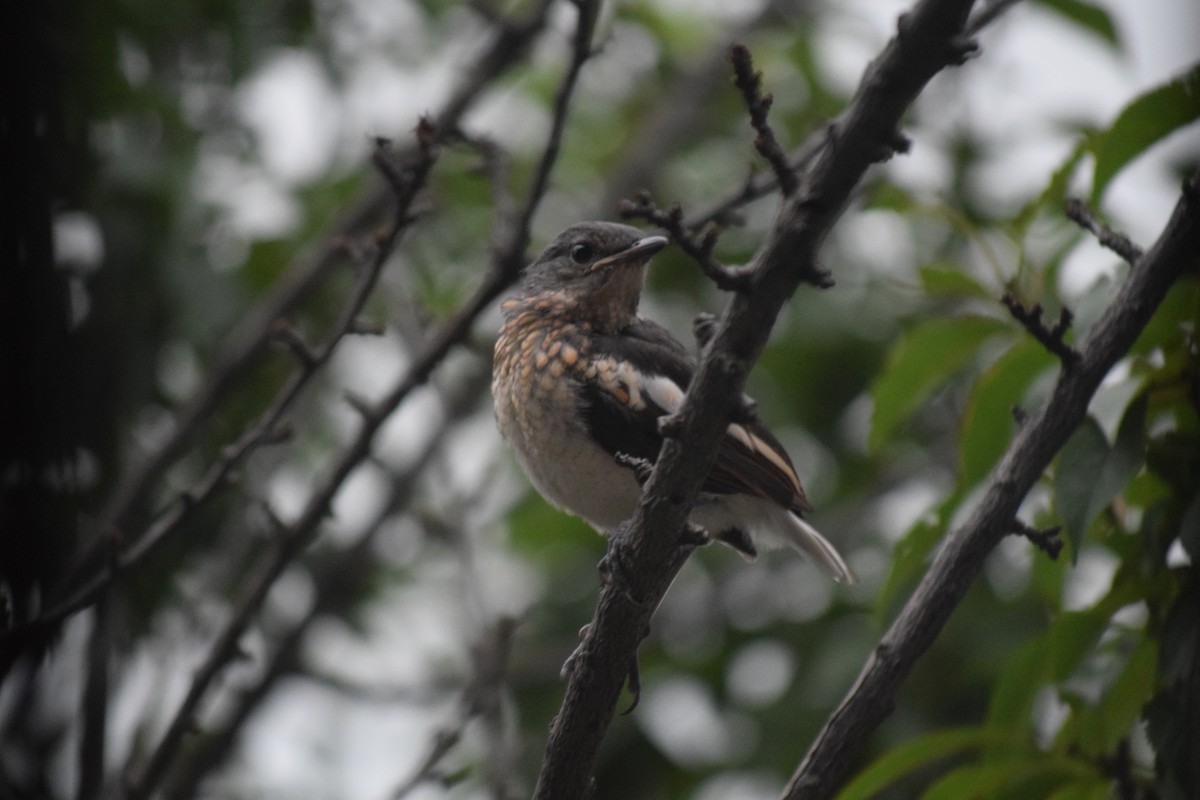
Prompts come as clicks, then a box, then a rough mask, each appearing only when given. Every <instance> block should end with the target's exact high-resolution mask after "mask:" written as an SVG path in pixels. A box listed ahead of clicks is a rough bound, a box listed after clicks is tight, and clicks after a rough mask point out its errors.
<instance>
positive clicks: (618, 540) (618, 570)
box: [596, 527, 642, 606]
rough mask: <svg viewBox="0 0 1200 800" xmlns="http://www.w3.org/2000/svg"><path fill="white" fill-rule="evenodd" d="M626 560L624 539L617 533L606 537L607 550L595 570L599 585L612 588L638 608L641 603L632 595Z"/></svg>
mask: <svg viewBox="0 0 1200 800" xmlns="http://www.w3.org/2000/svg"><path fill="white" fill-rule="evenodd" d="M622 530H624V528H623V527H622ZM628 558H629V557H628V555H627V552H626V547H625V543H624V537H623V535H622V534H621V532H620V531H617V532H615V533H613V534H612V535H611V536H609V537H608V550H607V552H605V553H604V558H602V559H600V563H599V564H597V565H596V569H597V571H598V572H599V573H600V582H601V583H603V584H604V585H606V586H612V587H613V588H615V589H616V590H617V591H619V592H620V593H621V595H622V596H623V597H624V598H625V599H626V600H628V601H629V602H630V603H633V604H634V605H635V606H640V605H642V601H641V600H639V599H638V598H637V596H635V595H634V593H633V588H632V585H631V583H630V581H629V569H628V568H627V566H626V564H627V562H628Z"/></svg>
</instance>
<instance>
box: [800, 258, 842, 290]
mask: <svg viewBox="0 0 1200 800" xmlns="http://www.w3.org/2000/svg"><path fill="white" fill-rule="evenodd" d="M804 280H805V281H807V282H808V283H811V284H812V285H813V286H815V287H817V288H818V289H832V288H833V287H834V286H836V285H837V282H836V281H835V280H834V279H833V273H832V272H830V271H829V270H827V269H825V268H824V267H822V266H821V265H820V264H811V265H810V266H809V268H808V270H807V271H806V274H805V275H804Z"/></svg>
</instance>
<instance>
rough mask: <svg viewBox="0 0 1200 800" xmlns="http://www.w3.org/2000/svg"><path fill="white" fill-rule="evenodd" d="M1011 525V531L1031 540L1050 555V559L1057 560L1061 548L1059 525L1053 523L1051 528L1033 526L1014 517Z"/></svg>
mask: <svg viewBox="0 0 1200 800" xmlns="http://www.w3.org/2000/svg"><path fill="white" fill-rule="evenodd" d="M1012 526H1013V527H1012V530H1013V533H1016V534H1018V535H1020V536H1024V537H1025V538H1026V539H1028V540H1029V541H1031V542H1033V544H1034V545H1035V546H1036V547H1037V548H1038V549H1039V550H1041V551H1042V552H1043V553H1045V554H1046V555H1048V556H1050V558H1051V560H1053V561H1057V560H1058V554H1059V553H1061V552H1062V549H1063V540H1062V537H1061V536H1059V534H1060V533H1062V526H1061V525H1055V526H1054V527H1052V528H1035V527H1033V526H1032V525H1028V524H1026V523H1024V522H1022V521H1021V520H1019V519H1014V520H1013V523H1012Z"/></svg>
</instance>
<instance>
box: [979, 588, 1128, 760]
mask: <svg viewBox="0 0 1200 800" xmlns="http://www.w3.org/2000/svg"><path fill="white" fill-rule="evenodd" d="M1135 599H1136V593H1135V592H1134V591H1133V590H1132V589H1131V588H1130V587H1129V586H1128V584H1127V583H1125V584H1116V585H1114V586H1113V587H1112V588H1111V589H1110V590H1109V591H1108V592H1107V593H1106V594H1105V596H1104V597H1102V598H1101V599H1100V600H1099V601H1098V602H1097V603H1096V604H1095V605H1094V606H1092V607H1091V608H1087V609H1083V610H1080V611H1069V612H1065V613H1062V614H1060V615H1059V616H1057V617H1056V618H1055V619H1054V622H1052V623H1051V624H1050V626H1049V627H1048V628H1047V629H1046V630H1045V631H1043V632H1042V633H1041V634H1039V635H1037V636H1035V637H1033V638H1032V639H1030V640H1029V641H1027V642H1025V644H1023V645H1021V646H1020V647H1019V648H1018V649H1017V651H1016V652H1015V653H1014V654H1013V655H1012V656H1010V657H1009V659H1008V661H1007V662H1006V663H1005V664H1004V666H1003V668H1002V669H1001V671H1000V675H999V677H998V678H997V680H996V682H995V684H994V685H993V688H992V696H991V698H990V701H989V703H988V713H987V725H988V727H989V728H991V729H993V730H997V731H1003V730H1011V731H1020V730H1025V729H1026V728H1027V727H1028V724H1029V719H1030V714H1031V712H1032V710H1033V703H1034V700H1035V699H1036V698H1037V695H1038V693H1039V692H1041V691H1042V689H1043V688H1044V687H1046V686H1049V685H1051V684H1054V683H1060V682H1062V681H1065V680H1066V679H1067V678H1069V677H1070V676H1071V674H1072V673H1073V672H1075V670H1076V669H1077V668H1078V667H1079V665H1080V663H1082V661H1083V659H1084V657H1085V656H1086V655H1087V654H1088V652H1089V651H1090V650H1091V649H1092V648H1093V647H1094V646H1095V645H1096V642H1098V641H1099V640H1100V636H1101V635H1102V634H1103V633H1104V631H1105V629H1106V628H1107V627H1108V622H1109V620H1110V619H1111V618H1112V615H1113V614H1115V613H1116V612H1117V610H1118V609H1120V608H1122V607H1124V606H1126V605H1128V604H1129V603H1131V602H1133V601H1134V600H1135ZM1007 755H1009V753H1008V752H1007V751H1004V750H997V749H995V748H992V750H991V752H989V753H988V756H989V757H990V758H1001V757H1006V756H1007Z"/></svg>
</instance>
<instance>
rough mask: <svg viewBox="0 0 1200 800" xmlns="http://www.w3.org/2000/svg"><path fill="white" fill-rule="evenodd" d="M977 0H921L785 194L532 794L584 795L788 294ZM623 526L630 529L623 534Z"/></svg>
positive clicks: (587, 644) (578, 666)
mask: <svg viewBox="0 0 1200 800" xmlns="http://www.w3.org/2000/svg"><path fill="white" fill-rule="evenodd" d="M970 8H971V2H970V0H924V2H921V3H919V4H918V5H917V7H916V8H915V9H914V11H913V12H912V13H911V14H909V15H908V16H907V22H906V24H905V25H904V28H903V30H901V31H900V32H899V33H898V34H897V36H896V37H895V38H893V39H892V41H891V42H890V43H889V45H888V47H887V49H886V50H885V51H884V53H883V54H882V55H881V56H880V57H879V58H878V59H876V61H875V62H873V64H872V66H871V68H870V69H869V70H868V73H867V75H866V76H865V77H864V80H863V83H862V85H861V86H860V88H859V91H858V93H857V95H856V97H855V99H854V101H853V102H852V103H851V105H850V106H849V108H848V109H847V110H846V112H845V113H844V114H843V115H842V116H841V117H840V118H839V121H838V122H837V123H835V126H834V130H833V131H832V133H831V135H830V136H829V137H828V139H827V141H826V144H825V146H824V147H823V148H821V150H820V153H819V154H818V155H817V157H816V158H815V159H814V161H813V162H812V164H811V165H810V166H809V168H808V169H807V170H806V171H805V173H804V175H803V176H802V180H801V183H800V186H799V187H798V188H797V190H796V192H795V193H793V195H792V196H790V197H789V198H787V199H786V200H785V202H784V205H783V208H782V209H781V210H780V213H779V217H778V218H777V220H776V224H775V226H774V228H773V229H772V231H771V233H770V235H769V238H768V241H767V242H766V244H765V246H764V247H763V248H762V249H761V250H760V251H759V253H758V255H757V257H756V264H755V266H754V269H755V270H756V272H757V274H756V279H755V281H754V282H753V284H752V285H751V287H750V289H749V290H748V291H746V292H739V293H737V294H735V295H733V297H732V299H731V303H730V307H729V310H728V311H727V312H726V314H725V316H724V317H723V319H722V321H721V323H720V324H719V325H718V327H717V330H716V332H715V333H714V335H713V338H712V341H711V342H710V343H709V346H708V347H707V348H706V351H705V357H704V359H703V360H702V362H701V364H700V368H699V370H698V372H697V374H696V376H695V378H694V379H693V381H692V383H691V384H690V386H689V388H688V394H687V399H686V400H685V402H684V405H683V408H682V409H681V411H680V412H679V414H678V417H679V419H680V424H681V428H682V430H683V432H684V434H683V435H682V436H680V437H679V438H669V439H667V440H666V441H665V442H664V444H663V448H662V452H661V453H660V454H659V458H658V461H657V462H656V465H655V468H654V471H653V473H652V475H651V477H650V480H649V482H648V483H647V485H646V487H645V489H644V492H643V495H642V502H641V504H640V505H639V508H638V510H637V512H636V513H635V515H634V517H633V521H632V524H631V527H630V529H629V533H628V536H627V541H625V542H622V546H623V548H624V550H625V552H627V553H628V554H629V556H630V557H629V558H628V559H626V566H627V567H628V569H627V570H626V572H627V574H626V576H625V577H626V581H625V582H626V583H627V585H628V594H631V595H632V596H634V597H637V598H639V600H642V601H643V604H641V605H638V604H634V603H631V602H629V601H628V599H626V597H625V594H626V592H622V591H621V590H620V589H618V588H616V587H614V586H613V585H612V584H608V585H605V586H603V587H602V589H601V593H600V600H599V603H598V604H597V608H596V613H595V616H594V617H593V621H592V623H591V626H590V627H589V629H588V633H587V635H586V636H585V637H584V641H583V643H582V644H581V645H580V648H579V650H578V651H577V653H578V655H577V658H576V662H575V668H574V669H573V671H572V672H571V675H570V678H569V680H568V683H567V689H566V694H565V697H564V700H563V706H562V709H561V710H560V712H559V714H558V716H557V717H556V718H555V721H554V724H553V726H552V728H551V733H550V739H549V742H548V744H547V747H546V754H545V757H544V759H543V762H542V771H541V775H540V776H539V779H538V785H537V789H536V791H535V795H534V796H535V798H540V799H543V800H545V799H546V798H558V797H585V796H587V794H588V792H589V790H590V785H591V775H592V770H593V767H594V764H595V758H596V753H597V751H598V749H599V744H600V741H601V739H602V737H603V735H604V731H605V730H606V729H607V727H608V725H609V724H610V723H611V721H612V718H613V714H614V713H615V709H616V704H617V700H618V698H619V695H620V692H621V688H622V685H623V683H624V680H625V677H626V675H627V673H628V671H629V664H630V663H631V662H632V660H633V658H634V656H635V654H636V652H637V647H638V644H639V642H640V641H641V636H642V634H643V632H644V630H645V629H646V626H647V624H648V622H649V620H650V618H651V616H652V614H653V611H654V609H655V608H656V607H657V605H658V603H659V601H660V600H661V599H662V596H663V594H664V593H665V592H666V589H667V587H668V586H669V585H670V583H671V581H672V579H673V578H674V576H675V574H676V573H677V571H678V570H679V568H680V567H681V566H682V565H683V563H684V561H685V560H686V558H687V556H688V554H689V553H690V552H691V548H689V547H685V546H681V545H680V544H679V542H680V539H681V536H680V532H681V531H683V529H684V525H685V520H686V518H687V515H688V512H689V509H690V508H691V504H692V503H693V502H694V501H695V498H696V496H697V494H698V492H699V489H700V485H701V483H702V482H703V480H704V478H705V476H706V475H707V474H708V472H709V471H710V470H711V468H712V464H713V460H714V458H715V454H716V448H717V443H718V440H719V438H720V436H721V435H722V434H723V432H724V430H725V426H726V424H727V422H728V420H729V418H730V415H731V414H732V413H733V411H734V409H735V408H736V406H737V399H738V397H739V395H740V394H741V391H742V387H743V385H744V383H745V379H746V375H747V373H748V372H749V370H750V366H751V364H752V363H753V361H754V360H755V358H757V356H758V354H759V353H760V352H761V350H762V348H763V346H764V345H765V343H766V339H767V336H768V335H769V332H770V329H771V326H772V325H773V324H774V321H775V319H776V316H777V315H778V313H779V311H780V309H781V308H782V306H783V304H784V302H785V301H786V300H787V298H788V297H790V296H791V294H792V292H793V291H794V290H795V289H796V288H797V286H798V285H799V284H800V283H801V282H802V281H808V282H818V281H819V280H820V270H819V269H818V268H817V266H816V250H817V247H818V246H819V244H820V242H821V240H822V239H823V238H824V235H825V234H826V233H827V231H828V230H829V228H830V227H831V226H832V225H833V223H834V222H835V221H836V219H837V218H838V216H839V215H840V213H841V210H842V208H843V207H844V206H845V204H846V203H847V202H848V200H849V197H850V193H851V191H852V189H853V188H854V186H856V185H857V183H858V181H859V180H860V179H861V178H862V176H863V174H864V173H865V171H866V170H867V169H868V168H869V166H870V165H871V164H872V163H873V162H874V160H875V157H876V155H877V154H878V152H879V151H880V149H881V148H882V147H885V146H886V145H887V143H888V141H890V140H891V139H892V137H893V135H894V131H895V130H896V128H897V125H898V123H899V121H900V117H901V115H902V114H903V113H904V111H905V109H906V108H907V107H908V105H909V104H910V103H911V102H912V101H913V99H914V98H915V97H916V96H917V94H918V93H919V92H920V91H921V89H922V88H923V87H924V85H925V84H926V83H927V82H928V81H929V80H930V79H931V78H932V77H933V76H934V75H935V74H937V72H938V71H940V70H941V69H943V68H945V67H946V66H947V65H948V64H949V63H951V61H952V60H953V58H954V57H955V56H956V54H958V52H959V51H958V49H957V48H956V46H955V44H954V41H953V40H954V39H955V38H956V37H958V36H960V35H961V32H962V29H963V25H964V24H965V22H966V18H967V14H968V13H969V11H970ZM623 538H625V537H623Z"/></svg>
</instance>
